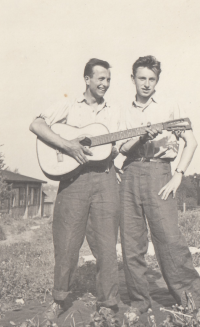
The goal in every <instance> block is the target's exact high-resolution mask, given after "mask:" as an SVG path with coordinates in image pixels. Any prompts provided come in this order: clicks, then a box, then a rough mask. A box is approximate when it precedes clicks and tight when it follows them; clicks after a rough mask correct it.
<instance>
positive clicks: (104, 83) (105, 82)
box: [103, 79, 110, 87]
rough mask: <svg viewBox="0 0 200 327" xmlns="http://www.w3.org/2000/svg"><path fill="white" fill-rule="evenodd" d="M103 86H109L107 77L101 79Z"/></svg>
mask: <svg viewBox="0 0 200 327" xmlns="http://www.w3.org/2000/svg"><path fill="white" fill-rule="evenodd" d="M103 86H104V87H109V86H110V81H109V80H107V79H104V80H103Z"/></svg>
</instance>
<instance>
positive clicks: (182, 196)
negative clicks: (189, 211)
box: [177, 174, 197, 206]
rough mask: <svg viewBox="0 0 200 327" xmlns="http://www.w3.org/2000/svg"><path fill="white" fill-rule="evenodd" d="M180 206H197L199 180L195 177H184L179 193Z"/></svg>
mask: <svg viewBox="0 0 200 327" xmlns="http://www.w3.org/2000/svg"><path fill="white" fill-rule="evenodd" d="M177 202H178V205H182V204H183V203H186V205H188V206H196V205H197V180H196V178H195V174H194V175H189V176H183V179H182V182H181V185H180V186H179V188H178V191H177Z"/></svg>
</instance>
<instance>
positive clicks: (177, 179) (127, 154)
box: [115, 56, 200, 313]
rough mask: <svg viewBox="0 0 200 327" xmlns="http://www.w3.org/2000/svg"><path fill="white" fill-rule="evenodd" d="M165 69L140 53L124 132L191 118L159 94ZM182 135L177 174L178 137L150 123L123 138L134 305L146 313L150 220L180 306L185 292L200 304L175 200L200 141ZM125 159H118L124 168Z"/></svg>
mask: <svg viewBox="0 0 200 327" xmlns="http://www.w3.org/2000/svg"><path fill="white" fill-rule="evenodd" d="M160 73H161V68H160V62H159V61H157V60H156V58H155V57H153V56H146V57H140V58H139V59H138V60H137V61H136V62H135V63H134V64H133V73H132V75H131V78H132V81H133V83H134V85H135V87H136V97H135V100H134V101H133V103H132V106H131V107H130V108H128V110H127V111H126V112H125V114H124V123H123V124H122V127H121V129H122V130H123V129H125V128H127V129H130V128H134V127H139V126H143V125H144V126H145V125H148V122H150V123H151V124H156V123H161V122H165V121H168V120H174V119H178V118H181V117H182V118H184V117H186V115H185V114H184V112H183V110H182V109H181V107H179V106H178V105H177V104H174V103H173V102H170V101H167V100H166V99H161V98H159V96H158V95H157V93H156V91H155V87H156V85H157V83H158V80H159V76H160ZM180 137H181V138H182V139H183V141H184V142H185V146H184V149H183V152H182V155H181V158H180V161H179V163H178V165H177V168H176V170H175V173H174V175H173V176H172V175H171V165H170V162H172V161H173V160H174V159H175V158H176V156H177V153H178V139H177V138H178V135H177V136H176V135H175V134H173V133H171V132H168V131H163V132H162V131H160V130H159V129H155V128H151V127H149V128H146V134H145V135H143V136H140V137H135V138H133V139H131V140H128V141H127V142H122V145H121V147H120V152H121V154H122V155H123V156H124V158H125V161H124V164H123V171H124V173H123V174H122V175H121V176H122V177H121V179H122V182H121V187H120V197H121V220H120V229H121V242H122V252H123V260H124V270H125V277H126V283H127V289H128V293H129V296H130V299H131V304H132V306H133V307H136V308H138V310H139V311H140V313H143V312H145V311H147V310H148V308H149V307H151V299H150V295H149V286H148V282H147V278H146V271H147V268H146V263H145V258H144V256H145V254H146V253H147V248H148V239H147V226H146V219H147V221H148V224H149V227H150V231H151V239H152V242H153V245H154V248H155V253H156V257H157V260H158V263H159V266H160V269H161V271H162V274H163V277H164V279H165V282H166V284H167V286H168V289H169V291H170V293H171V294H172V295H173V297H174V298H175V300H176V302H177V303H178V304H180V303H181V296H182V293H183V291H189V292H191V293H192V295H193V297H194V300H195V303H196V306H197V307H198V306H200V277H199V275H198V273H197V272H196V270H195V269H194V267H193V263H192V256H191V254H190V252H189V249H188V246H187V244H186V241H185V238H184V237H183V235H182V234H181V232H180V230H179V228H178V212H177V204H176V200H175V194H176V191H177V189H178V187H179V185H180V183H181V180H182V176H183V174H184V172H185V171H186V169H187V168H188V166H189V164H190V161H191V160H192V157H193V154H194V152H195V149H196V147H197V143H196V140H195V138H194V135H193V132H192V130H187V131H185V132H181V134H180ZM119 159H120V156H118V157H117V158H116V162H115V164H116V165H118V168H120V164H119ZM117 161H118V164H117Z"/></svg>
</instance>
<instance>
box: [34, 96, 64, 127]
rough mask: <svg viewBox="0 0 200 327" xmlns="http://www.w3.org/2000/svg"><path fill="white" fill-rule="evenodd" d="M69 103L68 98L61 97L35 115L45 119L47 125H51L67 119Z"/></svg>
mask: <svg viewBox="0 0 200 327" xmlns="http://www.w3.org/2000/svg"><path fill="white" fill-rule="evenodd" d="M69 108H70V103H69V100H68V99H63V100H62V101H59V102H57V103H54V104H53V105H51V106H50V107H49V108H48V109H47V110H45V111H41V112H40V113H38V114H37V115H36V117H35V118H34V119H36V118H42V119H44V120H45V122H46V124H47V125H48V126H52V125H53V124H55V123H58V122H60V123H64V122H66V121H67V117H68V114H69Z"/></svg>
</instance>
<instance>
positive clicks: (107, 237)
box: [30, 58, 119, 318]
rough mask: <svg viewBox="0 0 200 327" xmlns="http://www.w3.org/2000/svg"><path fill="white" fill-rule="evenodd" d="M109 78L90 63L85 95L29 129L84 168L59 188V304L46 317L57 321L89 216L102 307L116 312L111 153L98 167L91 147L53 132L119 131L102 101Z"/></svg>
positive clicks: (99, 64) (105, 66)
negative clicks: (65, 127) (65, 128)
mask: <svg viewBox="0 0 200 327" xmlns="http://www.w3.org/2000/svg"><path fill="white" fill-rule="evenodd" d="M110 78H111V74H110V65H109V63H108V62H106V61H103V60H99V59H95V58H94V59H91V60H90V61H89V62H88V63H87V64H86V66H85V69H84V79H85V83H86V91H85V93H84V94H82V95H81V97H78V98H77V99H74V100H73V101H70V100H69V99H68V98H65V99H64V100H63V101H61V102H59V103H57V104H55V105H53V106H52V107H51V108H49V109H48V110H47V111H46V112H41V113H40V114H39V115H38V117H37V118H36V119H35V120H34V121H33V123H32V124H31V126H30V130H31V131H32V132H33V133H35V134H36V135H37V136H38V137H40V138H41V139H42V140H43V141H45V142H47V143H49V144H52V145H53V146H54V147H55V148H58V149H61V151H64V152H65V153H66V154H68V155H70V156H71V157H73V158H74V159H75V160H76V161H78V163H79V164H80V165H82V166H83V168H82V170H81V171H80V173H78V174H77V175H76V176H75V177H74V178H72V179H66V180H62V181H61V182H60V185H59V189H58V194H57V199H56V203H55V209H54V218H53V242H54V250H55V269H54V288H53V298H54V303H53V305H52V307H51V308H50V311H49V313H47V314H46V316H47V318H49V317H51V318H52V317H53V318H54V313H55V317H56V315H57V313H58V312H59V309H60V308H61V309H62V310H63V311H66V310H67V309H68V308H69V306H70V305H71V299H70V288H71V285H72V281H73V276H74V272H75V268H76V266H77V263H78V257H79V250H80V248H81V245H82V243H83V240H84V237H85V234H86V225H87V221H88V217H89V216H90V230H92V234H93V235H92V236H91V240H92V241H94V240H95V256H96V260H97V275H96V290H97V307H98V308H99V307H101V306H105V307H108V308H112V309H114V310H117V304H118V302H119V294H118V266H117V256H116V232H117V229H118V223H119V194H118V188H117V186H118V185H117V179H116V174H115V170H114V166H113V161H112V155H111V156H110V157H109V158H108V159H107V160H106V162H103V163H101V164H99V165H98V164H95V163H93V164H92V163H89V162H88V161H89V160H88V158H87V157H86V155H92V149H91V151H90V150H89V149H88V148H85V147H84V146H83V145H82V144H81V143H80V140H81V139H74V140H71V141H69V140H66V139H63V138H62V137H60V136H59V135H57V134H55V133H54V132H53V131H52V130H51V128H50V127H51V126H52V125H53V124H54V123H57V122H59V123H66V124H69V125H71V126H75V127H83V126H86V125H88V124H92V123H102V124H104V125H106V126H107V127H108V129H109V130H110V131H112V129H114V131H115V129H116V130H117V126H116V127H115V126H114V121H117V113H115V117H113V115H112V111H111V108H110V106H109V104H108V103H107V102H106V101H105V100H104V98H103V97H104V94H105V93H106V91H107V90H108V88H109V86H110ZM118 122H119V121H118ZM108 168H109V169H108ZM89 236H90V235H88V239H90V237H89ZM59 307H60V308H59Z"/></svg>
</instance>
